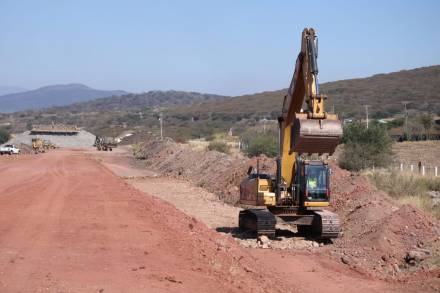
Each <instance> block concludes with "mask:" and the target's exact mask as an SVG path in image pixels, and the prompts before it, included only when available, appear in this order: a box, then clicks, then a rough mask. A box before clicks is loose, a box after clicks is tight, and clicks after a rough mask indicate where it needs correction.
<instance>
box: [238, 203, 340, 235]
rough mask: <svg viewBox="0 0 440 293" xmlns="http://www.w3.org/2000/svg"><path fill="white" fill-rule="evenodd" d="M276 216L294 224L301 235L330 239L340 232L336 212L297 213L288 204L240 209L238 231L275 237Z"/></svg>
mask: <svg viewBox="0 0 440 293" xmlns="http://www.w3.org/2000/svg"><path fill="white" fill-rule="evenodd" d="M277 217H278V218H280V219H282V220H283V222H285V223H288V224H291V225H296V227H297V230H298V234H299V235H301V236H307V237H312V238H314V239H331V238H337V237H338V236H339V233H340V232H341V226H340V221H339V216H338V215H337V214H335V213H332V212H329V211H326V210H316V211H313V210H312V211H307V212H303V213H298V210H297V209H295V208H293V207H290V206H286V207H281V206H278V207H276V208H268V209H261V208H260V209H257V208H255V209H247V210H243V211H240V215H239V220H238V222H239V224H238V225H239V229H240V232H250V233H252V232H253V233H256V235H257V236H262V235H265V236H267V237H269V238H275V232H276V224H277Z"/></svg>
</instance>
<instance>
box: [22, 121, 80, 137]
mask: <svg viewBox="0 0 440 293" xmlns="http://www.w3.org/2000/svg"><path fill="white" fill-rule="evenodd" d="M79 131H80V129H79V128H78V127H76V126H70V125H64V124H54V123H52V124H49V125H43V124H40V125H34V126H33V127H32V129H31V131H30V134H31V135H77V134H78V133H79Z"/></svg>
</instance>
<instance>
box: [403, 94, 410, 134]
mask: <svg viewBox="0 0 440 293" xmlns="http://www.w3.org/2000/svg"><path fill="white" fill-rule="evenodd" d="M409 103H410V102H408V101H403V102H402V104H403V107H405V135H408V107H407V106H406V105H408V104H409Z"/></svg>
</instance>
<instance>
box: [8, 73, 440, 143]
mask: <svg viewBox="0 0 440 293" xmlns="http://www.w3.org/2000/svg"><path fill="white" fill-rule="evenodd" d="M321 92H322V93H324V94H326V95H328V97H329V99H328V101H327V107H326V110H327V111H329V112H331V111H332V109H333V105H334V109H335V111H336V112H337V113H338V114H340V116H341V117H342V118H364V117H365V109H364V107H363V105H365V104H368V105H370V108H369V110H370V117H371V118H386V117H392V116H395V115H396V114H402V113H403V111H404V107H403V105H402V102H403V101H409V102H411V103H410V104H408V109H409V116H410V118H411V117H415V116H416V114H418V113H420V112H431V113H434V114H440V66H430V67H424V68H417V69H413V70H403V71H399V72H394V73H388V74H378V75H374V76H371V77H368V78H358V79H349V80H341V81H335V82H328V83H324V84H321ZM285 93H286V90H285V89H284V90H278V91H270V92H263V93H257V94H252V95H244V96H238V97H227V96H219V95H211V94H201V93H194V92H181V91H150V92H146V93H142V94H125V95H122V96H112V97H106V98H99V99H96V100H92V101H87V102H81V103H75V104H72V105H68V106H62V107H52V108H47V109H44V110H38V111H27V112H19V113H14V114H13V115H1V114H0V125H1V124H2V123H4V124H5V125H10V127H11V130H12V132H20V131H24V130H26V129H29V127H30V126H31V125H33V124H48V123H52V122H55V123H65V124H71V125H78V126H80V127H84V128H85V129H87V130H88V131H91V132H92V133H95V134H99V135H110V136H116V135H118V134H120V133H121V132H123V131H127V130H133V131H147V132H153V133H159V132H160V128H159V122H158V118H159V113H158V111H157V108H158V107H160V108H163V109H162V110H161V112H162V113H163V125H164V132H165V135H166V136H170V137H173V138H175V139H177V140H179V141H180V140H182V141H183V140H186V139H189V138H200V137H209V136H211V135H212V134H215V133H226V132H227V131H228V130H229V129H231V128H232V129H233V131H234V133H238V134H239V133H243V132H244V131H246V129H249V127H254V126H258V125H260V124H261V123H260V120H261V119H262V118H266V119H269V120H272V119H273V121H272V122H271V123H275V122H274V121H275V119H276V118H277V116H278V115H279V113H280V110H281V106H282V101H283V97H284V95H285ZM275 125H276V123H275Z"/></svg>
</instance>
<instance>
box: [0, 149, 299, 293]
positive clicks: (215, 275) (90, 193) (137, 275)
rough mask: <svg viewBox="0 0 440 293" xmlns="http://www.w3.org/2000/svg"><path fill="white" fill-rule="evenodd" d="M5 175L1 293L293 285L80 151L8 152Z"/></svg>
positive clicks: (0, 185)
mask: <svg viewBox="0 0 440 293" xmlns="http://www.w3.org/2000/svg"><path fill="white" fill-rule="evenodd" d="M0 175H1V176H2V180H0V227H1V228H0V229H1V230H0V247H1V248H2V249H1V251H0V291H1V292H41V291H45V292H141V291H144V292H288V291H294V288H293V287H290V288H286V287H285V286H284V285H283V284H284V283H283V282H282V281H280V280H278V277H277V276H274V275H271V274H270V273H269V275H268V277H267V278H264V279H262V278H261V277H260V276H262V274H263V271H264V269H263V268H262V266H261V265H260V264H259V263H258V262H256V261H255V259H254V258H253V257H252V256H250V255H249V253H247V252H245V251H243V250H242V249H241V248H240V247H239V246H238V245H236V243H235V242H234V241H233V240H232V239H230V238H229V237H227V236H224V235H220V234H218V233H216V232H215V231H212V230H210V229H208V228H207V227H206V226H205V225H204V224H201V223H200V222H198V221H197V220H195V219H193V218H191V217H189V216H186V215H184V214H183V213H182V212H180V211H178V210H176V209H175V208H174V207H173V206H171V205H170V204H167V203H165V202H163V201H161V200H159V199H156V198H154V197H152V196H149V195H147V194H144V193H142V192H139V191H138V190H136V189H134V188H132V187H130V186H128V185H127V184H126V183H124V182H123V181H122V180H121V179H119V178H118V177H117V176H115V175H114V174H113V173H111V172H110V171H109V170H108V169H107V168H105V167H103V166H102V165H100V164H99V163H98V162H97V161H96V160H93V159H90V158H86V157H85V156H84V155H83V154H82V153H81V152H73V151H53V152H50V153H46V154H43V155H38V156H21V157H15V156H14V157H9V156H8V157H5V156H3V157H2V158H0ZM3 178H7V180H3ZM266 273H267V272H266Z"/></svg>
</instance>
